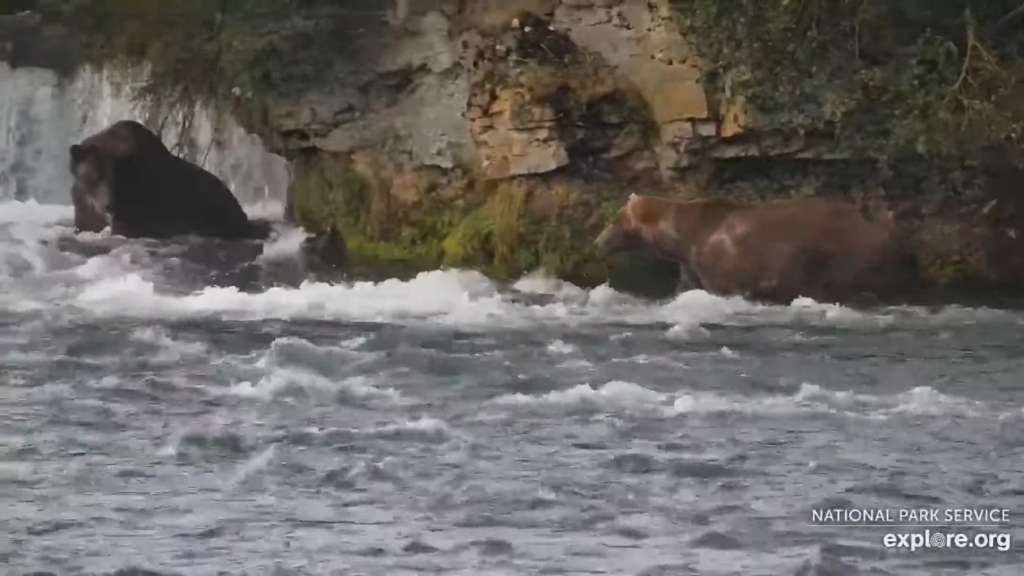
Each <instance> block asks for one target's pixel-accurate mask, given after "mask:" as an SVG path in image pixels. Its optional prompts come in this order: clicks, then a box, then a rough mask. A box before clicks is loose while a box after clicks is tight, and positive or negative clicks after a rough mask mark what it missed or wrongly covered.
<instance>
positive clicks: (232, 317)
mask: <svg viewBox="0 0 1024 576" xmlns="http://www.w3.org/2000/svg"><path fill="white" fill-rule="evenodd" d="M3 73H4V71H0V75H2V74H3ZM18 74H20V75H15V74H13V73H10V72H9V71H8V76H7V77H6V78H0V80H2V82H0V113H2V115H3V116H0V127H2V130H0V137H2V138H0V142H6V143H7V144H6V148H5V149H3V150H0V153H5V154H6V161H5V162H6V163H3V162H0V170H3V172H0V174H2V175H3V176H4V177H5V179H2V180H0V185H2V186H3V188H2V198H3V200H0V359H2V360H0V362H2V365H3V370H2V376H0V566H6V567H5V568H0V573H2V574H3V575H7V574H11V575H20V574H29V573H34V572H40V573H51V574H57V575H65V574H67V575H77V574H109V573H113V572H115V571H117V570H124V569H127V568H132V567H134V568H138V569H147V570H152V571H154V572H156V573H159V574H167V575H170V574H186V575H203V576H205V575H211V576H212V575H214V574H230V575H241V574H248V575H262V574H267V575H342V574H345V575H358V574H367V575H369V574H373V575H389V576H390V575H396V576H398V575H406V574H465V575H506V574H507V575H513V574H516V575H519V574H524V575H525V574H566V575H569V574H572V575H575V574H610V575H645V576H656V575H666V576H667V575H677V574H678V575H708V576H712V575H716V576H717V575H742V576H748V575H765V576H768V575H793V576H813V575H830V576H852V575H858V574H872V575H898V576H910V575H932V574H949V575H957V576H959V575H964V574H979V575H981V574H987V575H1007V576H1018V575H1019V574H1021V573H1022V566H1024V556H1022V554H1021V553H1020V550H1019V547H1018V546H1017V544H1016V543H1014V544H1013V546H1012V547H1011V549H1010V550H1004V551H1001V550H999V549H997V548H990V549H983V548H978V547H975V548H970V549H967V548H965V549H952V548H950V547H945V548H930V549H925V550H916V551H910V550H907V549H898V548H887V547H886V546H885V544H884V537H885V534H886V533H887V532H893V533H900V532H902V533H910V532H912V531H918V532H920V531H921V530H922V529H921V528H903V529H894V528H879V527H848V526H821V525H819V524H817V523H815V522H814V521H813V514H814V512H815V510H819V511H820V510H825V509H836V508H846V509H849V508H858V509H861V508H862V509H878V508H882V509H887V510H890V511H893V513H894V514H895V513H896V511H899V510H900V509H921V508H927V509H933V510H944V509H947V508H950V509H951V508H961V507H967V508H974V509H980V508H999V509H1009V511H1010V512H1009V514H1010V525H1008V526H1003V527H998V528H986V529H966V528H965V529H961V530H962V531H965V532H967V533H970V534H971V535H972V537H973V534H974V533H975V532H978V531H980V532H989V533H1000V534H1009V535H1010V536H1012V537H1013V538H1015V539H1017V540H1019V539H1020V538H1022V537H1024V534H1022V533H1021V530H1020V529H1019V528H1018V526H1020V525H1021V523H1020V516H1019V514H1020V513H1024V475H1022V469H1024V448H1022V440H1021V438H1022V437H1024V391H1022V390H1024V388H1022V385H1021V383H1022V382H1024V365H1022V362H1021V356H1022V352H1024V339H1022V338H1021V337H1020V334H1021V331H1022V327H1024V315H1022V314H1021V313H1019V312H1014V311H1006V310H998V309H967V308H945V309H932V310H925V309H913V308H894V309H877V310H871V311H861V312H855V311H853V310H849V309H845V308H842V307H837V306H831V305H826V304H818V303H814V302H810V301H798V302H795V303H794V304H793V305H791V306H785V307H780V306H774V307H765V306H758V305H755V304H752V303H749V302H745V301H743V300H741V299H726V298H717V297H714V296H710V295H707V294H704V293H701V292H689V293H686V294H682V295H680V296H679V297H677V298H675V299H673V300H671V301H666V302H645V301H641V300H637V299H633V298H631V297H629V296H627V295H624V294H618V293H615V292H614V291H612V290H610V289H607V288H604V287H601V288H597V289H593V290H589V291H588V290H582V289H579V288H576V287H574V286H571V285H566V284H561V283H558V282H555V281H552V280H550V279H545V278H543V277H540V276H529V277H526V278H524V279H522V280H520V281H519V282H518V283H517V284H516V285H515V286H514V288H515V290H508V289H502V288H501V287H499V286H496V285H495V284H493V283H491V282H490V281H488V280H487V279H486V278H484V277H482V276H480V275H479V274H475V273H472V272H462V271H434V272H428V273H424V274H421V275H419V276H417V277H416V278H414V279H412V280H409V281H398V280H389V281H384V282H378V283H371V282H358V281H350V282H318V281H313V280H310V279H306V280H303V277H302V276H301V274H302V270H303V266H304V263H303V260H302V256H301V255H300V254H299V252H298V246H299V243H300V242H301V239H302V237H303V234H302V231H301V230H296V229H292V228H290V227H289V226H288V225H286V224H284V223H279V224H278V225H277V231H276V234H275V237H274V238H273V239H272V240H271V241H269V242H268V243H267V244H266V245H261V244H254V245H234V246H226V245H224V244H218V243H215V242H203V241H190V242H179V243H168V242H163V243H160V242H152V241H141V240H139V241H126V240H124V239H118V238H110V237H104V236H102V235H82V236H80V237H79V238H77V239H74V238H72V229H71V215H72V212H71V209H70V206H69V205H68V201H67V199H66V191H67V180H66V176H65V174H64V172H65V170H66V163H65V160H64V156H63V154H64V151H65V150H66V146H67V144H68V143H69V142H71V141H73V140H74V139H76V138H78V137H80V136H81V135H82V134H83V133H84V131H87V130H89V129H92V128H95V127H96V126H99V125H102V124H103V123H104V122H108V121H111V120H112V119H116V118H115V117H116V116H119V115H122V116H123V115H127V114H131V110H130V108H129V107H127V105H126V104H124V103H123V102H122V101H119V100H117V99H116V98H114V97H112V96H110V94H109V93H108V92H109V91H108V90H106V89H104V90H100V94H99V95H96V94H95V93H93V94H92V95H89V92H88V90H87V89H86V88H87V87H88V86H93V87H95V86H104V84H103V81H102V79H100V80H97V79H96V78H93V79H92V80H91V81H90V82H92V83H91V84H90V82H86V81H83V82H81V83H79V84H76V85H75V86H72V87H70V88H61V89H58V88H54V87H53V85H52V83H51V82H50V80H47V79H46V78H45V77H43V76H34V77H32V78H28V77H27V76H25V74H27V73H23V72H19V73H18ZM15 76H16V78H15ZM12 78H13V79H17V80H18V82H19V84H17V86H18V88H16V89H15V88H14V86H15V84H14V82H13V81H12ZM97 83H98V84H97ZM83 86H85V87H86V88H83ZM68 99H71V100H68ZM69 102H74V103H69ZM111 102H114V103H113V104H112V103H111ZM119 102H120V103H119ZM83 109H84V110H86V111H91V112H90V114H86V115H85V117H80V116H72V115H71V112H76V111H78V110H83ZM239 142H241V141H240V140H236V141H233V143H229V144H227V145H225V146H223V147H222V148H220V149H219V150H220V152H218V154H220V156H219V157H218V158H219V160H216V161H215V162H214V163H213V164H212V165H211V169H214V170H215V171H218V172H219V173H221V174H222V175H224V176H225V179H227V180H229V182H231V183H232V185H233V187H235V189H236V191H238V192H239V195H240V197H241V198H242V199H243V201H244V202H245V203H246V205H247V207H248V209H249V210H250V211H251V212H253V213H259V214H261V215H264V216H266V215H270V216H273V215H274V214H275V213H276V214H279V209H280V200H281V198H283V192H282V190H281V187H282V184H281V182H280V178H277V179H276V180H275V177H273V175H275V174H279V173H280V171H281V167H280V163H279V162H278V161H279V159H277V160H275V159H273V158H271V157H269V156H268V155H266V154H265V153H262V152H261V151H259V150H258V149H254V148H253V147H252V145H251V144H247V145H242V144H239ZM246 146H248V147H246ZM15 152H17V153H16V154H15ZM3 158H5V157H4V156H0V160H2V159H3ZM53 166H56V167H58V168H59V169H53V168H52V167H53ZM232 170H233V172H232ZM268 175H270V176H268ZM15 176H17V177H15ZM253 190H255V191H256V192H252V191H253ZM275 201H276V202H277V204H275ZM275 206H276V208H275ZM275 210H277V212H275ZM934 530H937V531H941V530H945V531H950V530H952V529H949V528H938V529H934ZM972 530H973V531H972Z"/></svg>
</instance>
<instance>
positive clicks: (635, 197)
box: [626, 192, 640, 204]
mask: <svg viewBox="0 0 1024 576" xmlns="http://www.w3.org/2000/svg"><path fill="white" fill-rule="evenodd" d="M639 199H640V197H639V196H637V194H636V192H633V193H631V194H630V195H629V199H628V200H626V204H632V203H633V202H636V201H637V200H639Z"/></svg>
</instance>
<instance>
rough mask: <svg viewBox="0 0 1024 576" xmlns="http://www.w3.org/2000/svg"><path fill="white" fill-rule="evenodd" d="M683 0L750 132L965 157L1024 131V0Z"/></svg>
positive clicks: (862, 150)
mask: <svg viewBox="0 0 1024 576" xmlns="http://www.w3.org/2000/svg"><path fill="white" fill-rule="evenodd" d="M672 3H673V4H674V5H675V7H676V8H678V15H679V19H680V21H681V23H682V24H683V29H684V30H685V32H686V34H687V35H688V36H689V39H690V41H691V42H692V44H693V45H694V46H695V47H697V48H698V49H699V51H700V52H701V55H702V56H703V57H705V59H706V60H707V61H708V62H709V63H710V66H709V68H708V70H707V71H706V81H707V83H708V84H709V85H711V86H714V87H715V88H716V89H715V92H717V93H720V94H728V95H730V96H731V98H732V99H734V100H737V101H744V102H746V109H747V110H746V112H747V116H748V120H749V121H748V124H749V126H748V128H750V129H756V130H760V131H768V130H781V131H783V132H799V133H819V134H824V135H832V136H834V137H835V140H834V143H835V146H836V147H838V148H840V149H842V150H845V151H855V152H857V153H859V154H863V155H864V156H865V157H874V158H879V159H881V160H884V161H894V160H897V159H900V158H908V157H925V158H931V159H935V160H947V161H954V162H958V161H962V160H963V159H964V158H977V157H979V156H982V155H983V154H984V153H985V152H986V150H987V149H988V148H990V147H991V146H1004V145H1006V144H1007V143H1010V144H1011V145H1016V143H1017V142H1018V141H1019V136H1020V134H1021V133H1022V128H1024V109H1021V107H1020V106H1018V105H1017V104H1016V102H1017V101H1019V98H1020V97H1019V86H1018V85H1019V81H1020V79H1021V78H1022V70H1024V67H1022V64H1024V61H1022V60H1021V58H1020V45H1021V44H1020V42H1021V34H1020V33H1019V32H1018V31H1017V30H1019V18H1018V17H1017V16H1019V13H1015V11H1016V10H1017V9H1018V8H1019V6H1020V2H1019V1H1018V0H992V1H989V2H965V1H963V0H900V1H888V0H834V1H833V0H828V1H826V0H806V1H800V2H793V1H790V0H736V2H721V1H720V0H672ZM1011 14H1014V15H1013V16H1012V17H1011V16H1010V15H1011Z"/></svg>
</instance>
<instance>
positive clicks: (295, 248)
mask: <svg viewBox="0 0 1024 576" xmlns="http://www.w3.org/2000/svg"><path fill="white" fill-rule="evenodd" d="M308 237H309V234H308V233H306V231H305V230H303V229H302V228H298V227H294V226H290V227H288V228H286V229H285V230H283V231H282V233H281V234H280V236H278V237H277V238H274V239H273V240H271V241H269V242H267V243H266V244H264V245H263V254H262V256H261V258H262V259H263V260H265V261H275V260H287V259H290V258H294V257H295V256H296V255H297V254H298V253H299V250H300V249H301V248H302V243H303V242H305V241H306V239H307V238H308Z"/></svg>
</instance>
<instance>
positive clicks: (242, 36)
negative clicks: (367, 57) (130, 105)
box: [33, 0, 384, 108]
mask: <svg viewBox="0 0 1024 576" xmlns="http://www.w3.org/2000/svg"><path fill="white" fill-rule="evenodd" d="M33 4H34V6H33V8H34V9H35V10H36V11H38V12H40V13H41V14H42V15H43V17H44V19H46V20H47V21H51V22H60V23H63V24H64V25H65V26H66V27H67V28H68V35H69V36H70V37H72V38H73V39H74V40H75V42H76V44H77V48H78V50H79V54H80V57H81V58H82V60H83V61H84V62H86V63H89V64H97V65H103V64H108V63H111V62H118V63H125V64H129V65H140V64H145V65H146V66H147V67H148V69H149V74H148V82H147V83H146V85H145V86H143V87H142V89H141V90H140V91H139V93H138V94H136V97H137V98H139V99H144V100H148V101H151V102H152V101H159V102H161V103H163V104H170V105H177V106H179V107H182V108H188V107H194V105H195V104H196V103H198V102H203V103H206V104H217V103H223V102H226V101H228V100H229V99H230V98H231V96H232V95H236V94H239V93H242V94H248V95H263V94H268V93H279V92H282V91H285V90H288V89H301V88H302V87H303V86H305V85H306V83H307V82H308V81H309V80H310V79H313V78H316V77H317V75H318V74H319V73H321V72H322V71H323V70H324V69H325V67H327V66H328V65H329V62H330V59H331V58H332V57H334V56H336V55H337V54H339V53H345V52H347V51H351V50H352V49H353V46H354V45H356V44H358V43H359V38H360V37H371V38H372V36H373V34H372V30H373V28H374V26H377V25H380V24H381V23H383V22H384V11H383V8H382V7H381V6H380V3H379V2H376V0H344V1H342V0H37V1H36V2H34V3H33Z"/></svg>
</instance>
